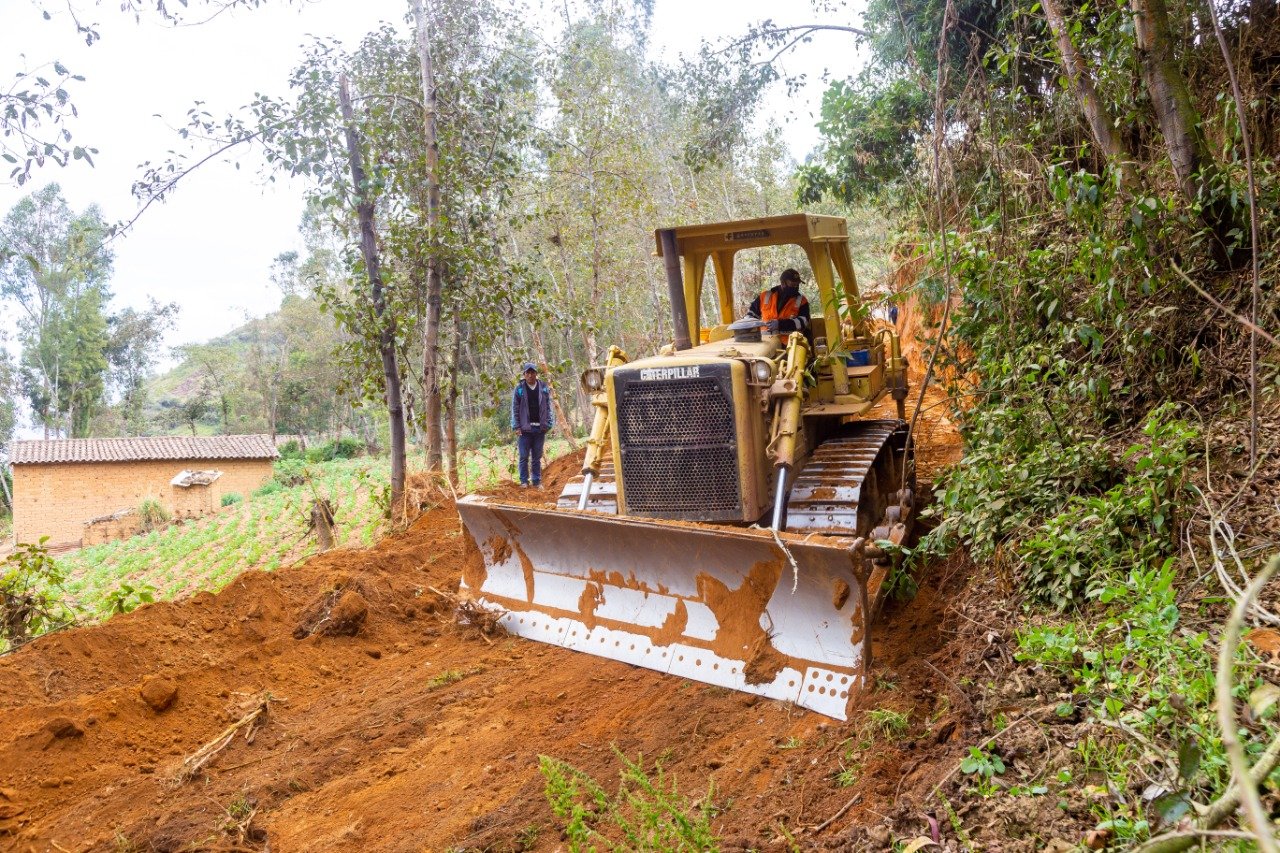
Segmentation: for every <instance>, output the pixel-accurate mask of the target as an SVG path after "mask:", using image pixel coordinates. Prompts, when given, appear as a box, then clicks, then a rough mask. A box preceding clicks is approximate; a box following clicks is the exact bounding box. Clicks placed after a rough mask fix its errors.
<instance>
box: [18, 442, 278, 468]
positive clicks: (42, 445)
mask: <svg viewBox="0 0 1280 853" xmlns="http://www.w3.org/2000/svg"><path fill="white" fill-rule="evenodd" d="M279 456H280V453H279V451H277V450H276V446H275V443H274V442H272V441H271V436H269V435H212V436H180V435H158V436H147V437H143V438H59V439H48V440H44V441H39V440H37V441H15V442H13V444H11V445H10V446H9V463H10V464H11V465H39V464H50V463H58V462H146V461H154V460H163V459H276V458H278V457H279Z"/></svg>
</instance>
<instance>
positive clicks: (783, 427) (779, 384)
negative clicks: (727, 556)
mask: <svg viewBox="0 0 1280 853" xmlns="http://www.w3.org/2000/svg"><path fill="white" fill-rule="evenodd" d="M808 362H809V341H808V340H806V339H805V336H804V335H792V336H791V337H789V338H788V339H787V349H786V352H785V353H784V354H783V356H782V368H781V370H780V371H779V372H778V378H777V379H776V380H774V383H773V386H772V387H771V388H770V389H769V397H770V399H772V400H773V401H774V411H773V436H772V438H771V439H770V440H769V447H768V449H767V452H768V453H769V455H770V456H772V457H773V464H774V467H775V468H776V469H777V476H778V485H777V490H776V492H775V493H774V498H773V529H774V530H780V529H781V528H782V510H783V507H784V506H786V495H787V492H786V482H787V472H788V471H790V469H791V468H793V467H794V466H795V462H796V437H797V435H798V434H799V432H800V405H801V403H803V402H804V369H805V365H807V364H808Z"/></svg>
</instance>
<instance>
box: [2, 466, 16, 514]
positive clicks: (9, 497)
mask: <svg viewBox="0 0 1280 853" xmlns="http://www.w3.org/2000/svg"><path fill="white" fill-rule="evenodd" d="M9 470H10V471H12V470H13V469H12V468H10V469H9ZM9 476H13V475H12V474H10V475H9ZM0 489H4V504H5V506H7V507H9V514H10V515H12V514H13V493H12V492H10V491H9V478H8V477H6V476H5V470H4V469H3V468H0Z"/></svg>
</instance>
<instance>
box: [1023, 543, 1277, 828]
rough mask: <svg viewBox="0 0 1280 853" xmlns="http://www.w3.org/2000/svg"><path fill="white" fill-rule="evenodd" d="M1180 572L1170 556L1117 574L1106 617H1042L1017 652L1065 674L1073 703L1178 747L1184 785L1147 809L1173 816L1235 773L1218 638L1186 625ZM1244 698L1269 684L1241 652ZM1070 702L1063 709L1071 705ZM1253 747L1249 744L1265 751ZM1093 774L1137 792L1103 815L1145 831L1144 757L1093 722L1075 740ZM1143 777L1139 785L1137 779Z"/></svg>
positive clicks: (1104, 601) (1271, 732)
mask: <svg viewBox="0 0 1280 853" xmlns="http://www.w3.org/2000/svg"><path fill="white" fill-rule="evenodd" d="M1176 579H1177V571H1176V567H1175V564H1174V561H1173V560H1172V559H1167V560H1165V561H1164V562H1163V563H1161V564H1160V565H1157V566H1137V567H1134V568H1133V569H1132V570H1130V571H1129V572H1128V573H1127V575H1126V576H1125V577H1123V578H1119V579H1113V580H1112V581H1110V582H1109V583H1108V584H1107V585H1106V586H1105V587H1104V588H1103V589H1102V591H1101V594H1100V595H1099V599H1098V600H1099V603H1100V604H1101V605H1102V606H1103V608H1105V609H1104V611H1103V613H1102V614H1101V617H1099V616H1096V615H1095V616H1091V617H1090V618H1088V619H1080V620H1076V621H1072V622H1069V623H1066V624H1061V625H1037V626H1032V627H1027V628H1024V629H1022V630H1021V631H1019V633H1018V638H1017V639H1018V658H1019V660H1022V661H1026V662H1032V663H1036V664H1039V665H1041V666H1043V667H1045V668H1046V669H1048V670H1050V671H1051V672H1054V673H1058V674H1060V675H1062V676H1063V677H1064V678H1067V679H1068V680H1069V681H1070V682H1071V684H1072V685H1073V689H1074V694H1075V695H1074V697H1073V700H1074V702H1073V705H1074V706H1080V707H1083V709H1084V711H1085V713H1086V714H1087V715H1088V716H1089V717H1091V718H1096V719H1100V720H1106V721H1110V722H1112V723H1115V724H1120V725H1123V726H1125V727H1126V728H1127V729H1129V730H1130V731H1133V732H1135V733H1137V735H1138V736H1139V737H1141V738H1143V739H1145V740H1146V741H1149V742H1151V743H1162V744H1169V745H1170V746H1169V747H1168V749H1169V751H1170V752H1171V753H1176V754H1177V762H1178V780H1179V783H1178V784H1179V787H1178V788H1177V789H1176V790H1173V791H1169V792H1168V793H1167V794H1165V795H1163V796H1161V797H1160V798H1158V799H1157V800H1155V801H1154V802H1151V803H1150V804H1149V807H1150V808H1151V809H1152V810H1154V812H1155V814H1156V815H1159V816H1161V817H1162V818H1164V819H1167V820H1176V819H1177V817H1178V816H1179V814H1180V813H1183V812H1185V811H1186V810H1187V808H1188V804H1189V802H1190V801H1191V800H1193V799H1194V800H1198V801H1205V800H1209V799H1212V798H1213V796H1214V794H1215V792H1220V791H1221V790H1223V788H1224V786H1225V785H1226V784H1227V783H1228V781H1229V779H1230V774H1231V770H1230V765H1229V762H1228V761H1227V757H1226V753H1225V750H1224V749H1223V747H1222V742H1221V737H1220V734H1219V731H1218V724H1217V715H1216V711H1215V696H1214V690H1215V679H1214V659H1215V657H1216V655H1217V646H1216V643H1214V642H1213V641H1211V639H1210V637H1209V635H1208V634H1207V633H1206V632H1204V631H1200V630H1194V629H1189V628H1187V627H1184V626H1183V613H1182V606H1180V604H1179V594H1178V587H1177V585H1176ZM1240 657H1241V658H1242V660H1241V663H1244V664H1246V665H1245V666H1240V667H1239V670H1241V671H1242V672H1241V675H1240V676H1239V682H1238V684H1237V696H1238V697H1239V698H1241V699H1244V698H1247V697H1248V695H1249V693H1250V691H1252V690H1254V689H1256V688H1257V687H1260V686H1261V685H1262V684H1263V683H1264V682H1263V681H1262V679H1260V678H1259V677H1258V676H1257V674H1256V673H1255V672H1254V671H1253V669H1252V667H1251V666H1249V665H1248V664H1249V663H1250V662H1251V658H1250V656H1249V655H1248V654H1247V653H1245V652H1241V655H1240ZM1073 705H1072V704H1068V705H1066V706H1064V708H1063V709H1062V710H1064V711H1066V712H1067V713H1072V712H1073ZM1258 717H1259V719H1258V720H1257V725H1259V726H1261V727H1262V728H1263V729H1264V730H1265V731H1263V732H1262V733H1260V734H1259V735H1258V737H1257V738H1255V739H1254V740H1259V741H1267V740H1270V739H1271V738H1273V737H1275V735H1276V720H1275V716H1274V714H1266V715H1264V714H1263V713H1262V711H1261V709H1260V710H1259V711H1258ZM1259 748H1260V747H1256V746H1253V747H1251V749H1254V750H1256V749H1259ZM1077 754H1078V756H1079V759H1080V761H1081V762H1082V763H1083V764H1084V765H1085V770H1086V771H1087V772H1098V773H1102V774H1104V775H1105V777H1106V778H1107V779H1108V781H1109V782H1110V783H1111V784H1112V786H1113V789H1114V790H1117V791H1126V792H1132V793H1128V794H1127V795H1126V797H1125V798H1124V799H1123V800H1122V801H1121V802H1118V803H1114V804H1110V803H1109V804H1106V807H1105V808H1103V809H1102V811H1100V813H1099V817H1100V818H1101V819H1103V820H1105V821H1107V822H1112V821H1116V822H1118V824H1117V826H1116V827H1115V828H1116V829H1117V831H1123V832H1127V833H1130V836H1131V837H1140V836H1141V835H1142V834H1145V832H1146V827H1145V823H1146V821H1145V820H1144V819H1142V817H1141V816H1142V815H1143V814H1145V813H1146V811H1147V809H1148V804H1147V803H1146V802H1144V801H1143V800H1142V799H1141V798H1140V797H1139V796H1138V794H1137V793H1136V791H1139V790H1141V789H1142V787H1143V786H1144V785H1145V784H1146V782H1145V777H1143V776H1142V775H1141V769H1140V767H1139V766H1138V765H1140V763H1141V761H1142V760H1144V759H1142V757H1141V756H1139V755H1136V754H1135V753H1134V751H1133V750H1132V749H1131V748H1130V747H1129V745H1128V744H1126V743H1124V742H1120V743H1118V744H1117V742H1116V741H1115V739H1113V738H1108V737H1107V736H1106V734H1105V730H1101V731H1099V730H1094V731H1093V732H1092V733H1091V734H1089V735H1088V736H1086V737H1085V738H1084V739H1083V740H1082V741H1081V742H1080V744H1079V746H1078V747H1077ZM1140 779H1141V780H1143V781H1142V783H1141V784H1139V785H1138V786H1137V788H1136V789H1135V788H1134V787H1133V785H1132V784H1131V783H1132V782H1134V781H1136V780H1140Z"/></svg>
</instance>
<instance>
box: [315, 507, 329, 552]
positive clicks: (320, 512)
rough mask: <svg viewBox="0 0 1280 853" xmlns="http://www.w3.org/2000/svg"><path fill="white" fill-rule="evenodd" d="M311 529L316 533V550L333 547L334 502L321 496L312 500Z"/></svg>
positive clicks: (325, 549)
mask: <svg viewBox="0 0 1280 853" xmlns="http://www.w3.org/2000/svg"><path fill="white" fill-rule="evenodd" d="M311 529H312V531H314V532H315V534H316V550H318V551H329V550H331V549H332V548H333V504H331V503H329V502H328V501H327V500H323V499H321V498H316V499H315V500H314V501H312V502H311Z"/></svg>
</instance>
